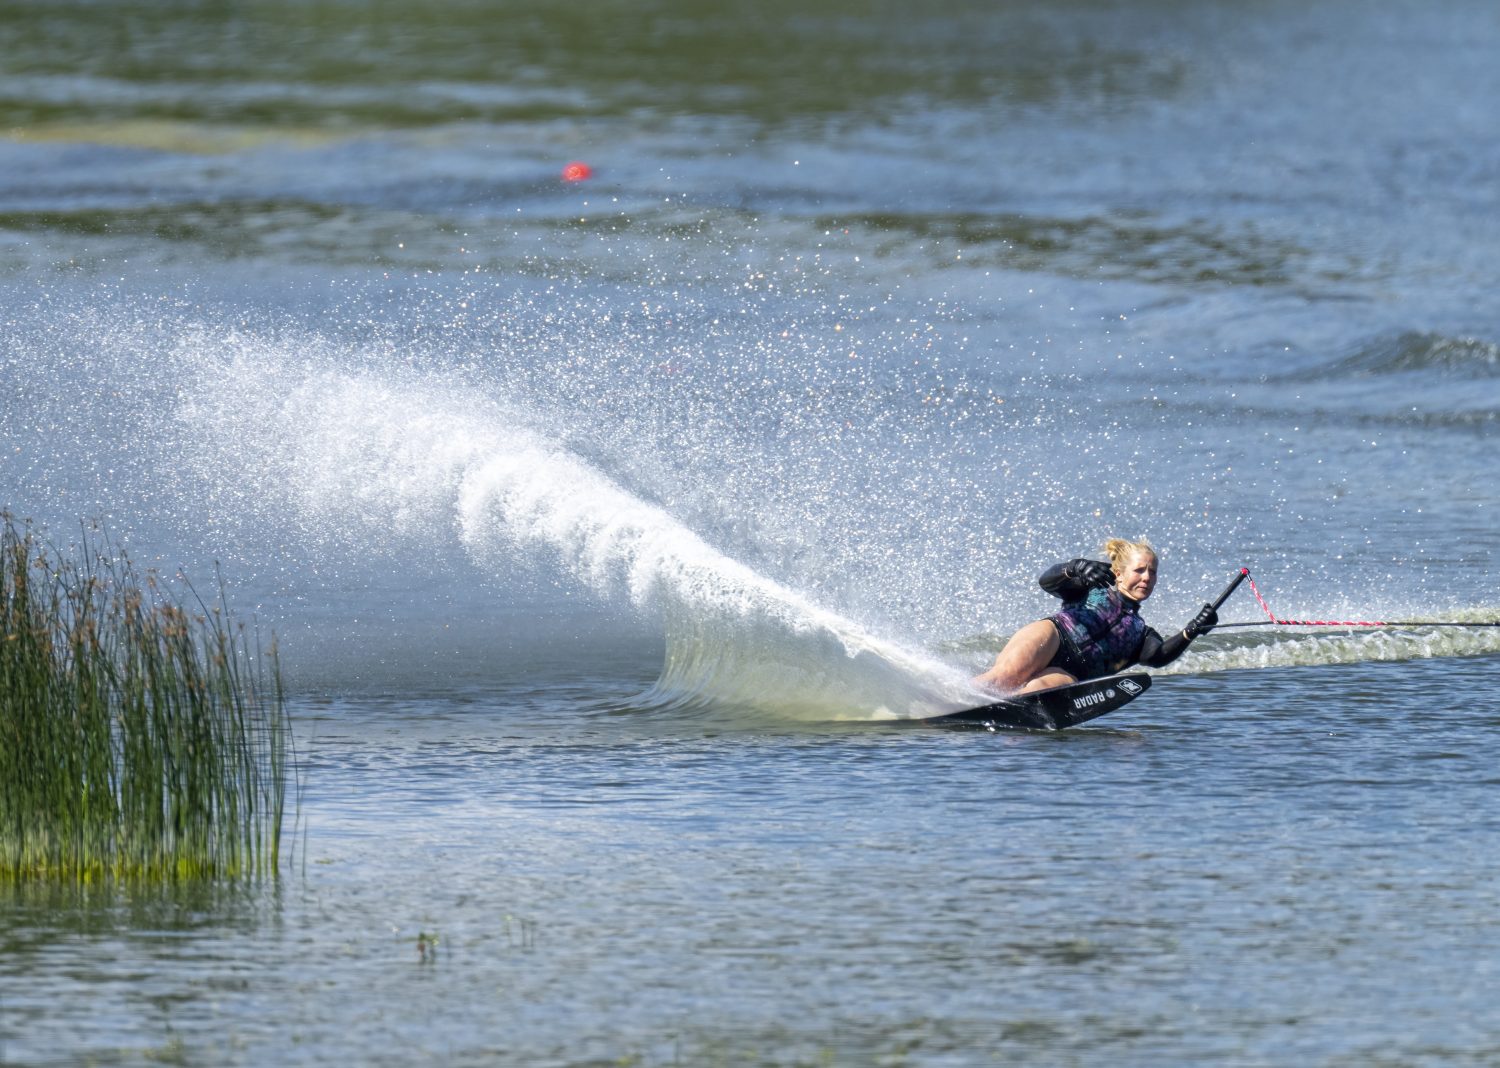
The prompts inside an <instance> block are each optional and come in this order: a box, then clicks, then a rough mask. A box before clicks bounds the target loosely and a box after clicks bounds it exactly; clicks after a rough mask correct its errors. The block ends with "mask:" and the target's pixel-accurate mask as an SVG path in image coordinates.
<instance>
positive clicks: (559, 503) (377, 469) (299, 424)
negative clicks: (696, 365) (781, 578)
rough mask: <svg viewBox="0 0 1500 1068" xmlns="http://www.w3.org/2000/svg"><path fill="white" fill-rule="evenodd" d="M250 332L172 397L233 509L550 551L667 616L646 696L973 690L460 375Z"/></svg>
mask: <svg viewBox="0 0 1500 1068" xmlns="http://www.w3.org/2000/svg"><path fill="white" fill-rule="evenodd" d="M252 348H253V349H254V351H248V350H244V349H242V350H241V351H240V352H238V353H237V354H236V355H234V356H232V357H231V358H230V359H229V360H228V361H227V362H225V361H222V360H213V361H211V363H212V366H211V367H205V368H202V372H203V377H202V378H200V379H199V385H198V388H194V389H190V390H185V391H184V392H183V394H182V397H181V401H180V403H179V410H178V414H179V417H180V419H181V420H182V421H183V422H184V424H186V429H187V431H188V432H187V433H186V434H184V436H183V437H184V440H185V441H187V442H190V443H192V444H193V448H194V450H195V452H194V455H192V456H191V457H189V460H190V461H191V463H192V465H193V467H194V469H195V470H196V471H197V472H198V473H199V475H200V476H201V477H203V478H205V479H207V480H213V479H214V478H215V477H216V476H217V473H219V472H223V471H230V472H232V474H233V482H234V487H233V488H232V489H231V490H227V491H226V492H231V493H233V494H235V495H236V496H237V497H238V498H240V503H241V504H242V505H243V506H245V507H254V506H256V505H255V503H254V502H256V501H260V502H266V504H269V505H270V506H271V507H274V508H276V509H279V510H289V511H290V513H291V516H290V517H286V516H284V518H294V519H295V521H296V522H298V523H300V524H302V525H303V526H304V527H305V528H312V529H314V530H319V529H320V530H323V531H325V532H326V531H327V530H329V529H330V528H337V529H338V531H339V536H341V537H346V538H347V537H348V536H350V534H355V535H356V536H358V533H359V532H360V531H363V532H365V534H364V536H367V537H372V538H377V539H383V538H387V537H391V536H393V535H408V536H410V535H417V536H423V537H450V538H456V539H457V541H458V542H459V543H460V544H461V545H462V546H463V547H464V549H465V550H466V552H467V553H468V554H469V555H470V556H471V558H473V559H474V560H475V561H476V562H477V563H479V564H480V565H481V566H482V567H487V568H490V569H492V570H493V571H494V572H495V573H496V574H503V573H504V571H505V570H506V569H509V568H512V567H514V566H515V564H516V562H517V561H518V560H526V559H531V560H535V559H538V558H550V560H551V562H552V563H553V565H554V566H556V567H557V568H559V569H560V570H561V571H562V572H564V573H565V574H567V575H570V576H571V577H572V578H573V579H575V580H577V581H578V582H580V583H582V584H583V585H584V586H586V587H587V588H588V589H589V590H591V591H593V592H594V593H596V594H598V595H600V596H602V597H606V598H611V599H615V600H623V601H626V602H628V603H630V604H631V605H633V606H635V607H636V608H638V609H643V610H644V609H650V610H655V611H659V612H660V613H661V616H662V618H663V620H664V621H665V624H666V631H667V638H668V653H667V663H666V668H665V670H664V672H663V674H662V677H661V679H660V680H659V681H658V683H657V685H656V687H655V688H654V690H653V692H652V694H651V695H650V698H649V699H650V701H651V702H652V703H655V704H674V705H681V704H692V703H694V702H699V703H705V704H715V705H731V706H743V707H750V708H754V709H757V710H765V711H773V712H775V713H776V714H777V715H780V716H794V717H798V718H809V719H833V718H880V717H892V718H905V717H920V716H926V715H932V714H936V713H938V712H942V711H946V710H951V709H954V708H958V707H962V706H963V705H965V704H969V703H972V700H973V696H974V695H973V692H972V691H971V690H970V689H969V687H968V685H967V683H966V681H965V678H964V676H963V674H962V673H961V672H958V671H956V670H955V669H954V668H952V667H951V666H948V665H945V664H943V663H941V662H940V661H937V660H935V659H933V658H930V657H927V656H925V655H923V654H920V653H917V652H914V651H912V650H909V649H906V648H903V647H902V646H900V645H899V644H897V643H894V642H891V641H886V640H882V639H881V638H879V637H877V636H875V635H873V634H871V633H869V632H867V631H866V630H864V629H862V628H861V627H859V626H858V625H857V624H855V623H853V622H852V621H850V620H848V619H846V618H844V617H842V616H839V615H837V614H836V613H833V612H831V611H828V610H826V609H824V608H822V607H820V606H818V605H816V604H814V603H812V602H811V601H810V600H808V599H807V598H806V597H804V596H802V595H800V594H798V593H797V592H796V591H794V590H792V589H790V588H788V587H786V586H784V585H782V584H780V583H778V582H775V581H773V580H771V579H769V578H767V577H765V576H763V575H760V574H758V573H756V572H755V571H753V570H751V569H750V568H748V567H746V566H743V565H741V564H739V563H737V562H736V561H735V560H733V559H731V558H730V557H728V556H726V555H725V554H724V553H723V552H721V551H719V550H718V549H716V548H714V547H713V546H712V545H710V544H709V543H708V542H706V541H705V540H704V539H703V538H702V537H700V536H699V535H698V534H696V533H695V532H693V531H692V530H690V529H688V528H687V527H686V526H684V525H683V524H682V523H681V522H679V521H678V520H676V519H675V518H674V517H673V516H672V515H670V514H669V513H668V512H667V511H666V510H665V509H663V508H662V507H660V506H658V505H656V504H653V503H651V502H649V501H647V500H645V499H643V498H642V497H640V496H638V495H636V494H633V493H631V492H630V491H628V490H627V489H625V488H624V487H623V486H621V485H619V484H618V483H616V482H614V481H612V480H611V479H610V478H608V477H606V476H605V475H604V474H603V473H602V472H601V471H600V470H598V469H597V468H596V467H595V466H593V465H591V464H590V463H589V462H588V461H587V460H585V459H584V458H583V457H581V456H579V455H577V454H575V453H573V452H571V451H570V450H568V449H567V448H565V447H563V446H561V445H560V444H558V443H557V442H555V441H554V440H552V439H550V438H548V437H546V436H544V435H543V434H541V433H540V432H538V431H536V430H533V429H531V428H530V427H528V426H527V425H526V424H525V422H524V420H523V419H522V418H521V417H520V414H519V413H517V412H515V411H511V410H508V409H507V407H506V406H505V405H504V404H503V403H501V402H498V401H496V400H494V399H492V398H490V397H488V396H486V395H484V394H483V393H482V392H481V391H478V390H476V389H475V388H474V387H472V386H463V385H451V384H443V383H440V382H436V381H434V380H433V378H432V376H431V375H430V374H423V373H418V372H411V373H402V372H397V371H390V370H382V371H379V372H351V371H349V370H343V369H335V368H331V367H328V366H322V367H320V366H317V364H318V363H319V362H320V361H317V360H316V359H313V360H311V361H310V362H311V366H306V365H304V366H299V365H298V363H296V362H294V361H292V360H290V359H287V358H285V357H284V356H281V355H279V354H277V353H275V352H268V351H266V350H265V349H264V348H262V347H259V346H252ZM303 360H304V361H306V360H307V357H306V356H304V357H303ZM266 504H262V505H261V507H265V506H266Z"/></svg>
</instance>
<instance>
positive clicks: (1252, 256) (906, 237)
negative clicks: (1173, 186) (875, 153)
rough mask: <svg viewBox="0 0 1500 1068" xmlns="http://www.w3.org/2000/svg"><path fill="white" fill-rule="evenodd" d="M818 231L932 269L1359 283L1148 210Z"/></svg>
mask: <svg viewBox="0 0 1500 1068" xmlns="http://www.w3.org/2000/svg"><path fill="white" fill-rule="evenodd" d="M818 225H820V226H822V227H824V228H826V229H840V228H845V227H852V228H858V229H860V230H862V231H864V232H865V234H866V235H867V236H868V238H869V240H871V241H872V242H873V243H874V252H875V254H876V255H879V256H885V257H890V256H900V257H904V258H911V257H912V256H913V253H914V252H915V253H916V255H917V256H919V257H922V258H925V259H926V261H927V262H926V264H925V266H926V267H927V268H929V269H932V268H952V267H968V268H975V267H999V268H1002V269H1005V270H1014V271H1045V272H1053V273H1058V274H1062V275H1066V276H1068V277H1073V278H1086V279H1098V280H1110V281H1119V280H1126V281H1140V282H1149V283H1152V284H1175V285H1194V286H1197V285H1203V286H1255V287H1269V286H1288V285H1293V284H1298V283H1308V282H1317V283H1320V284H1327V283H1332V282H1342V281H1345V280H1347V279H1348V278H1349V277H1352V274H1349V273H1343V272H1338V271H1333V270H1330V269H1328V268H1326V267H1325V268H1317V269H1313V271H1312V276H1311V277H1309V270H1308V265H1309V264H1310V262H1311V253H1310V252H1309V250H1307V249H1305V248H1302V247H1300V246H1298V245H1296V244H1295V243H1293V242H1290V241H1287V240H1285V239H1282V238H1278V237H1274V236H1271V235H1270V234H1267V233H1265V232H1262V231H1260V230H1258V229H1257V228H1255V227H1254V226H1243V227H1241V228H1239V230H1238V232H1235V231H1234V230H1231V229H1227V228H1226V227H1225V226H1224V225H1221V224H1216V223H1213V222H1210V221H1208V220H1197V221H1188V222H1185V223H1182V224H1172V223H1168V222H1166V221H1164V220H1162V219H1160V218H1158V217H1156V216H1154V215H1148V214H1145V213H1139V212H1126V213H1120V214H1114V215H1108V216H1104V215H1095V216H1083V217H1079V218H1065V217H1058V216H1040V215H1024V214H1017V213H998V214H990V213H983V214H981V213H970V212H965V213H958V214H933V215H910V214H907V215H895V214H889V213H879V214H866V215H856V216H852V217H845V218H839V217H826V218H820V219H819V220H818ZM913 242H916V243H917V244H916V247H915V249H914V248H913ZM1299 267H1300V268H1302V269H1299Z"/></svg>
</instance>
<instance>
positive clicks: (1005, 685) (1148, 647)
mask: <svg viewBox="0 0 1500 1068" xmlns="http://www.w3.org/2000/svg"><path fill="white" fill-rule="evenodd" d="M1104 552H1105V553H1106V555H1108V556H1109V559H1110V562H1109V563H1108V564H1106V563H1103V562H1102V561H1099V560H1085V559H1079V560H1069V561H1067V562H1066V563H1062V564H1055V565H1053V566H1052V567H1050V568H1048V569H1047V571H1045V572H1044V573H1043V574H1042V576H1041V578H1040V579H1039V580H1038V581H1039V582H1040V583H1041V586H1042V589H1044V590H1046V591H1047V592H1048V593H1050V594H1052V595H1054V596H1056V597H1060V598H1062V602H1063V606H1062V608H1061V609H1060V610H1059V611H1057V612H1055V613H1053V614H1052V615H1050V616H1048V617H1047V618H1046V619H1039V620H1037V621H1036V622H1035V623H1028V624H1027V625H1026V626H1024V627H1022V628H1021V629H1020V630H1018V631H1017V632H1016V633H1015V635H1014V636H1013V637H1012V638H1011V639H1010V641H1009V642H1007V643H1006V645H1005V648H1004V649H1002V650H1001V651H1000V655H999V656H997V657H995V664H994V666H993V667H991V668H990V669H989V670H988V671H986V672H985V673H984V674H982V675H978V676H976V677H975V679H974V682H975V683H976V684H977V685H979V686H983V687H985V688H987V689H992V690H998V691H1000V692H1002V693H1015V692H1018V691H1019V692H1022V693H1024V692H1027V691H1030V690H1040V689H1045V688H1046V687H1048V686H1065V685H1067V684H1068V683H1072V682H1079V681H1081V680H1083V679H1095V678H1099V677H1100V676H1102V675H1112V674H1114V673H1115V672H1117V671H1123V670H1125V669H1126V668H1127V667H1129V666H1130V665H1132V664H1146V665H1147V666H1149V667H1165V666H1166V665H1168V664H1170V663H1171V662H1172V661H1174V660H1176V659H1177V658H1178V657H1179V656H1181V655H1182V653H1183V650H1185V649H1186V648H1187V647H1188V645H1189V644H1190V643H1191V642H1192V640H1193V639H1194V638H1197V637H1198V636H1199V635H1202V634H1207V633H1208V632H1209V631H1210V630H1212V629H1213V628H1214V625H1215V624H1217V623H1218V622H1219V614H1218V613H1217V612H1216V611H1214V608H1213V606H1212V605H1208V604H1205V605H1204V606H1203V610H1202V611H1200V612H1199V613H1198V614H1197V615H1196V616H1194V617H1193V620H1192V622H1190V623H1189V624H1188V625H1187V626H1185V627H1183V628H1182V630H1181V631H1179V632H1178V633H1176V634H1174V635H1172V636H1171V637H1170V638H1163V637H1162V636H1161V635H1160V634H1158V633H1157V632H1156V631H1154V630H1152V629H1151V628H1150V627H1148V626H1146V622H1145V620H1143V619H1141V616H1140V606H1141V602H1142V601H1144V600H1145V599H1146V598H1147V597H1150V596H1151V591H1152V590H1154V589H1155V588H1156V550H1155V549H1153V548H1151V546H1150V545H1149V544H1148V543H1146V542H1145V541H1126V540H1125V539H1124V538H1111V539H1110V540H1109V541H1107V542H1105V543H1104Z"/></svg>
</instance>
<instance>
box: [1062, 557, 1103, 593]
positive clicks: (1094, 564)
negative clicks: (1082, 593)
mask: <svg viewBox="0 0 1500 1068" xmlns="http://www.w3.org/2000/svg"><path fill="white" fill-rule="evenodd" d="M1068 575H1069V576H1070V577H1071V578H1072V579H1073V580H1074V581H1075V582H1077V583H1078V584H1079V585H1081V586H1087V587H1089V588H1093V587H1095V586H1099V587H1101V588H1103V589H1108V588H1109V587H1111V586H1113V585H1114V584H1115V573H1114V571H1113V570H1112V569H1111V568H1110V566H1109V565H1108V564H1106V563H1104V562H1103V561H1101V560H1074V561H1073V562H1072V563H1071V564H1069V565H1068Z"/></svg>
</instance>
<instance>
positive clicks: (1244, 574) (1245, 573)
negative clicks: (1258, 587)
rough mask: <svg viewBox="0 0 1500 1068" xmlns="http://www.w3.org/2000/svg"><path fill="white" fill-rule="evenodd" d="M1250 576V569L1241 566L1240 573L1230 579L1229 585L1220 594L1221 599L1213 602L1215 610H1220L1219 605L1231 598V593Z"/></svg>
mask: <svg viewBox="0 0 1500 1068" xmlns="http://www.w3.org/2000/svg"><path fill="white" fill-rule="evenodd" d="M1249 577H1250V569H1249V568H1248V567H1242V568H1240V569H1239V571H1238V573H1236V574H1235V576H1234V578H1233V579H1232V580H1231V581H1230V583H1229V585H1228V586H1225V587H1224V592H1223V593H1221V594H1219V599H1218V600H1216V601H1215V602H1214V603H1213V610H1214V611H1215V612H1217V611H1218V610H1219V606H1220V605H1221V604H1223V603H1224V602H1225V601H1227V600H1229V595H1230V594H1231V593H1233V592H1234V591H1235V590H1237V589H1239V588H1240V583H1241V582H1244V581H1245V580H1246V579H1247V578H1249Z"/></svg>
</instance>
